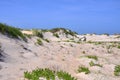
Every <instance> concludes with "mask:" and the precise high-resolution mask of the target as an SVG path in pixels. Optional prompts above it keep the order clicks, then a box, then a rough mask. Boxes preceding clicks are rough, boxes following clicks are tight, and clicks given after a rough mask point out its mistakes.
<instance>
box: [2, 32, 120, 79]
mask: <svg viewBox="0 0 120 80" xmlns="http://www.w3.org/2000/svg"><path fill="white" fill-rule="evenodd" d="M46 34H47V33H46ZM46 34H45V36H46V38H48V39H50V40H51V41H50V43H47V42H45V41H43V43H44V44H43V45H42V46H39V45H35V42H36V39H37V37H32V38H31V39H28V43H26V42H24V41H22V40H17V39H11V38H8V37H6V36H4V35H2V34H0V44H1V46H2V47H1V49H2V50H3V52H2V54H3V55H4V56H5V58H4V62H0V80H24V79H23V75H24V71H27V70H28V71H31V70H33V69H35V68H37V67H39V68H45V67H47V68H50V69H53V70H64V71H67V72H69V73H70V74H72V75H73V76H74V77H77V78H78V80H120V76H118V77H116V76H114V67H115V65H118V64H120V49H118V48H117V47H111V48H109V49H107V47H108V46H110V45H113V43H102V44H94V43H88V42H82V43H80V44H78V43H74V42H64V39H63V40H62V39H57V38H55V37H53V36H51V35H49V34H47V35H48V36H47V35H46ZM86 37H87V40H88V41H89V40H90V41H120V38H115V36H105V35H93V36H90V35H87V36H86ZM87 55H96V56H97V57H98V61H96V60H94V59H89V58H87V57H85V56H87ZM90 61H93V62H94V63H98V64H101V65H102V66H103V67H99V66H92V67H91V66H90V65H89V62H90ZM78 66H86V67H88V68H89V69H90V72H91V73H90V74H85V73H78V72H77V69H78Z"/></svg>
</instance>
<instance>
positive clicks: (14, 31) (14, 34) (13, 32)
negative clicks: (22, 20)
mask: <svg viewBox="0 0 120 80" xmlns="http://www.w3.org/2000/svg"><path fill="white" fill-rule="evenodd" d="M0 32H1V33H2V34H4V35H7V36H8V37H11V38H17V39H18V38H22V39H23V40H25V36H24V35H23V34H22V32H21V31H20V30H19V29H18V28H15V27H12V26H9V25H6V24H2V23H0Z"/></svg>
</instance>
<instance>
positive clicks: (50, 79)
mask: <svg viewBox="0 0 120 80" xmlns="http://www.w3.org/2000/svg"><path fill="white" fill-rule="evenodd" d="M24 77H25V78H27V79H28V80H39V78H41V77H42V78H44V79H46V80H56V77H58V78H59V79H60V80H77V79H75V78H74V77H72V76H71V75H70V74H69V73H67V72H64V71H53V70H50V69H48V68H45V69H40V68H38V69H36V70H33V71H32V72H28V71H26V72H24Z"/></svg>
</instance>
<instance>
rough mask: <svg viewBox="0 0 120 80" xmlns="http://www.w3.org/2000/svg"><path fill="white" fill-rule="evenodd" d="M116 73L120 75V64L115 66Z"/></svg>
mask: <svg viewBox="0 0 120 80" xmlns="http://www.w3.org/2000/svg"><path fill="white" fill-rule="evenodd" d="M114 75H115V76H120V65H116V66H115V69H114Z"/></svg>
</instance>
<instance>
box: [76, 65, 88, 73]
mask: <svg viewBox="0 0 120 80" xmlns="http://www.w3.org/2000/svg"><path fill="white" fill-rule="evenodd" d="M77 71H78V72H79V73H81V72H85V74H89V73H90V70H89V69H88V68H87V67H84V66H81V67H80V66H79V68H78V70H77Z"/></svg>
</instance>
